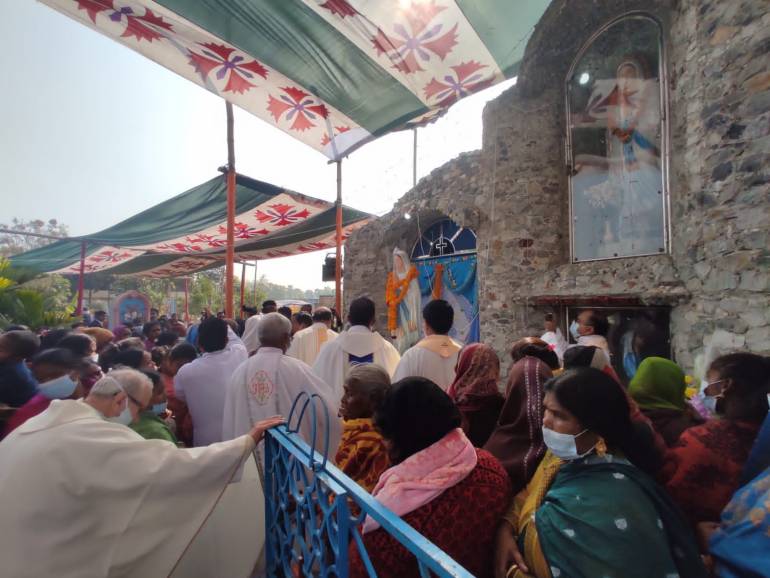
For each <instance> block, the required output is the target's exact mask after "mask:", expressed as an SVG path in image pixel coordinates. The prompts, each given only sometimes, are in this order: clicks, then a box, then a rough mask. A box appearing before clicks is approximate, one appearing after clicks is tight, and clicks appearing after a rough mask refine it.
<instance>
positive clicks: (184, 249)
mask: <svg viewBox="0 0 770 578" xmlns="http://www.w3.org/2000/svg"><path fill="white" fill-rule="evenodd" d="M157 248H158V250H159V251H163V250H167V251H173V252H175V253H195V252H199V251H203V247H200V246H198V245H185V244H184V243H166V244H164V245H158V247H157Z"/></svg>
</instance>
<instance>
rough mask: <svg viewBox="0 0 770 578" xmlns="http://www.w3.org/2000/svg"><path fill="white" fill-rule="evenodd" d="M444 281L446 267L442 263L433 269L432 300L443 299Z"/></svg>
mask: <svg viewBox="0 0 770 578" xmlns="http://www.w3.org/2000/svg"><path fill="white" fill-rule="evenodd" d="M443 279H444V265H442V264H441V263H436V265H435V266H434V267H433V293H432V294H431V298H432V299H441V291H442V288H443Z"/></svg>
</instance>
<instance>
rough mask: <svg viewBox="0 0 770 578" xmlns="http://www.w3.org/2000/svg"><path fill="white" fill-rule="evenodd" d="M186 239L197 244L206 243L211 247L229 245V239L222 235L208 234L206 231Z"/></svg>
mask: <svg viewBox="0 0 770 578" xmlns="http://www.w3.org/2000/svg"><path fill="white" fill-rule="evenodd" d="M225 232H226V231H225ZM185 241H187V242H188V243H190V244H192V245H195V244H197V243H205V244H206V245H208V246H209V247H214V248H217V247H224V246H225V245H227V239H222V238H221V237H217V236H215V235H207V234H205V233H199V234H198V235H195V236H194V237H186V238H185Z"/></svg>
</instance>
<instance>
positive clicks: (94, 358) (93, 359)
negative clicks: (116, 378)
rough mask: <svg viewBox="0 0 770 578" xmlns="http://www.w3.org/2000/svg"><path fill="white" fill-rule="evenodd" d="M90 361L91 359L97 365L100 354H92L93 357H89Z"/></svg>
mask: <svg viewBox="0 0 770 578" xmlns="http://www.w3.org/2000/svg"><path fill="white" fill-rule="evenodd" d="M88 359H90V360H91V361H93V362H94V363H96V362H98V361H99V354H98V353H92V354H91V355H89V356H88Z"/></svg>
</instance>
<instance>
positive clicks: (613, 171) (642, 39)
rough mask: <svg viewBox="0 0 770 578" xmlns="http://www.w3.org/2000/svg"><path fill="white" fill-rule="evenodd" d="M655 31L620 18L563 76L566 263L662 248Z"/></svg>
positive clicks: (659, 73)
mask: <svg viewBox="0 0 770 578" xmlns="http://www.w3.org/2000/svg"><path fill="white" fill-rule="evenodd" d="M661 47H662V36H661V28H660V25H659V24H658V23H657V22H656V21H655V20H653V19H652V18H649V17H645V16H640V15H634V16H627V17H625V18H623V19H621V20H618V21H616V22H615V23H613V24H611V25H610V26H609V27H607V28H606V29H605V30H603V31H602V32H601V33H600V34H598V35H597V36H596V37H595V38H594V39H593V40H592V41H591V42H590V44H588V45H587V47H585V48H584V49H583V51H581V54H580V56H579V57H578V59H577V61H576V62H575V63H574V65H573V66H572V69H571V72H570V75H569V77H568V78H567V102H568V107H569V110H568V113H569V114H568V119H569V131H568V133H569V141H568V144H569V147H568V151H569V162H570V164H571V169H572V170H571V178H570V193H571V202H570V207H571V217H572V258H573V261H585V260H591V259H611V258H614V257H629V256H640V255H650V254H657V253H663V252H665V251H666V233H665V231H666V194H665V182H666V178H665V177H666V175H665V168H666V167H665V162H664V159H665V158H666V157H665V152H666V151H665V147H666V139H665V138H664V118H665V115H664V102H665V99H664V98H663V95H664V91H663V90H662V88H661V79H662V78H663V64H662V55H661V52H662V50H661Z"/></svg>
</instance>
